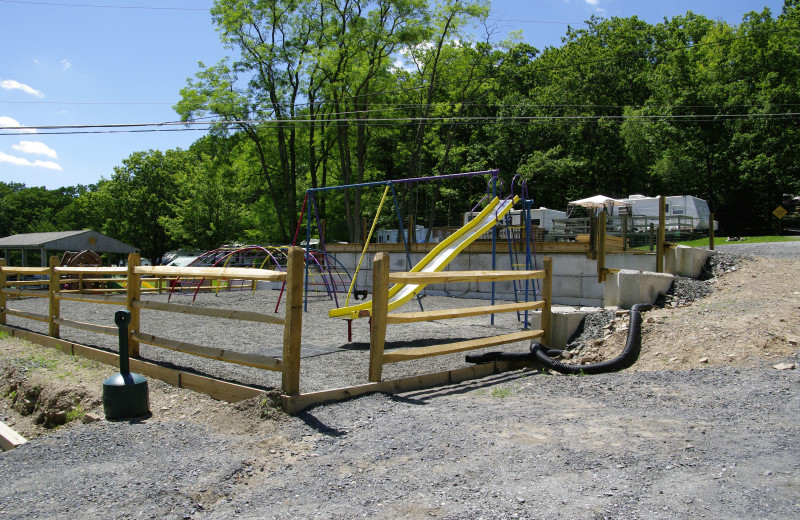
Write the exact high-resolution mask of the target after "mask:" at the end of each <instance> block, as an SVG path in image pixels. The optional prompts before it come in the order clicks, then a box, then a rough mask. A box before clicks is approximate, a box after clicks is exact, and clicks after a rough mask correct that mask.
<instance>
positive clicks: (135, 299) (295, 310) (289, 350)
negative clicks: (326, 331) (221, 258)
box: [0, 248, 304, 395]
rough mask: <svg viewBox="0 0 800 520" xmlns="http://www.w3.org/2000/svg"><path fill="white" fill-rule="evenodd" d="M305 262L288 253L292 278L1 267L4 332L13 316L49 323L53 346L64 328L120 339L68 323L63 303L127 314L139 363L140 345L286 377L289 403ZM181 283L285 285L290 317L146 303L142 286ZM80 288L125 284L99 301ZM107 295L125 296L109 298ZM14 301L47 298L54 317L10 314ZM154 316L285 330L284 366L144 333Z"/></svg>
mask: <svg viewBox="0 0 800 520" xmlns="http://www.w3.org/2000/svg"><path fill="white" fill-rule="evenodd" d="M303 254H304V253H303V250H302V249H300V248H291V249H290V250H289V257H288V261H287V269H286V272H280V271H272V270H267V269H252V268H225V267H170V266H143V265H140V257H139V255H138V254H132V255H130V256H129V257H128V264H127V267H62V266H60V265H59V259H58V258H57V257H51V258H50V267H49V268H47V267H8V266H6V265H5V260H0V325H5V324H6V316H17V317H21V318H27V319H31V320H36V321H41V322H45V323H47V324H48V335H49V336H51V337H53V338H58V337H59V334H60V327H62V326H63V327H71V328H75V329H81V330H86V331H89V332H94V333H99V334H110V335H117V334H118V333H119V330H118V329H117V327H109V326H105V325H98V324H94V323H84V322H79V321H73V320H67V319H63V318H61V302H63V301H77V302H84V303H96V304H109V305H117V306H122V307H125V308H126V309H128V310H129V311H130V313H131V323H130V325H129V327H128V348H129V354H130V355H131V357H133V358H134V359H135V358H138V357H139V345H140V344H141V343H146V344H148V345H154V346H157V347H161V348H166V349H170V350H175V351H178V352H183V353H186V354H192V355H196V356H201V357H206V358H210V359H216V360H219V361H226V362H229V363H236V364H240V365H247V366H252V367H257V368H261V369H266V370H274V371H279V372H281V376H282V381H281V388H282V391H283V393H284V394H285V395H294V394H298V393H299V391H300V339H301V333H302V304H303ZM9 275H12V276H13V275H16V276H39V277H40V279H38V280H9V279H8V278H9ZM175 277H197V278H205V279H208V280H217V281H218V282H219V281H221V280H244V281H249V282H251V283H252V284H255V283H256V282H259V281H269V282H283V281H285V282H287V300H286V312H285V315H284V317H278V316H274V315H272V314H262V313H258V312H253V311H239V310H231V309H218V308H209V307H194V306H191V305H180V304H174V303H165V302H157V301H152V300H142V299H141V293H142V282H143V280H164V279H172V278H175ZM45 278H46V280H45ZM75 280H81V283H98V284H105V283H107V282H108V281H109V280H113V281H115V282H119V284H120V285H121V286H122V288H119V289H118V288H114V289H113V290H110V291H109V290H108V289H101V290H97V291H94V290H92V291H90V292H92V293H95V292H96V293H99V294H84V291H83V290H82V289H83V287H78V288H76V289H66V288H65V287H66V286H68V285H69V284H73V283H75ZM32 285H39V286H44V285H47V290H46V291H45V290H35V289H29V288H25V287H26V286H32ZM160 285H161V284H160V283H159V284H158V286H159V287H160ZM106 292H111V293H122V294H104V293H106ZM9 296H11V297H13V296H27V297H41V298H47V299H48V313H47V314H38V313H33V312H26V311H21V310H17V309H13V308H10V307H9V306H8V299H9ZM148 309H149V310H155V311H163V312H175V313H181V314H188V315H195V316H202V317H213V318H224V319H232V320H245V321H252V322H258V323H265V324H274V325H282V326H283V356H282V358H273V357H269V356H262V355H257V354H246V353H242V352H234V351H229V350H226V349H220V348H216V347H207V346H204V345H196V344H192V343H187V342H182V341H176V340H172V339H167V338H162V337H159V336H156V335H151V334H146V333H143V332H142V331H140V330H139V328H140V323H141V319H140V317H141V311H142V310H148Z"/></svg>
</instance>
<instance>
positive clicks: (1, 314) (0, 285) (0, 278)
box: [0, 258, 8, 325]
mask: <svg viewBox="0 0 800 520" xmlns="http://www.w3.org/2000/svg"><path fill="white" fill-rule="evenodd" d="M5 266H6V259H5V258H3V259H0V325H5V324H6V293H5V292H3V291H5V289H6V287H8V283H7V279H8V275H6V272H5V271H4V270H3V269H2V268H3V267H5Z"/></svg>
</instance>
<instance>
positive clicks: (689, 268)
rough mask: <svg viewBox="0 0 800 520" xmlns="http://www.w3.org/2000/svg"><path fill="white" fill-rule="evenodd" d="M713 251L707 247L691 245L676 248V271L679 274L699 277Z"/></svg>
mask: <svg viewBox="0 0 800 520" xmlns="http://www.w3.org/2000/svg"><path fill="white" fill-rule="evenodd" d="M712 254H713V253H712V252H711V251H709V250H707V249H700V248H696V247H689V246H678V247H677V248H676V249H675V255H676V271H675V274H677V275H679V276H686V277H689V278H697V277H698V276H700V274H701V273H702V272H703V266H704V265H705V264H706V260H708V257H709V256H711V255H712Z"/></svg>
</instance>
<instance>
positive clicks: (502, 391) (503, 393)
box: [492, 386, 513, 399]
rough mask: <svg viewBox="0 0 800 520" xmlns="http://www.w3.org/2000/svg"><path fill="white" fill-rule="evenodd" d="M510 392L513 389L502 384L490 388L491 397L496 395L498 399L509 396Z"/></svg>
mask: <svg viewBox="0 0 800 520" xmlns="http://www.w3.org/2000/svg"><path fill="white" fill-rule="evenodd" d="M512 393H513V390H512V389H511V388H507V387H504V386H500V387H497V388H492V397H497V398H498V399H502V398H504V397H509V396H510V395H511V394H512Z"/></svg>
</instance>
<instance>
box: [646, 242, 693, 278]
mask: <svg viewBox="0 0 800 520" xmlns="http://www.w3.org/2000/svg"><path fill="white" fill-rule="evenodd" d="M678 247H686V246H678ZM653 271H655V269H653ZM664 272H665V273H671V274H677V273H678V250H677V249H676V248H671V249H667V250H666V251H665V252H664Z"/></svg>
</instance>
